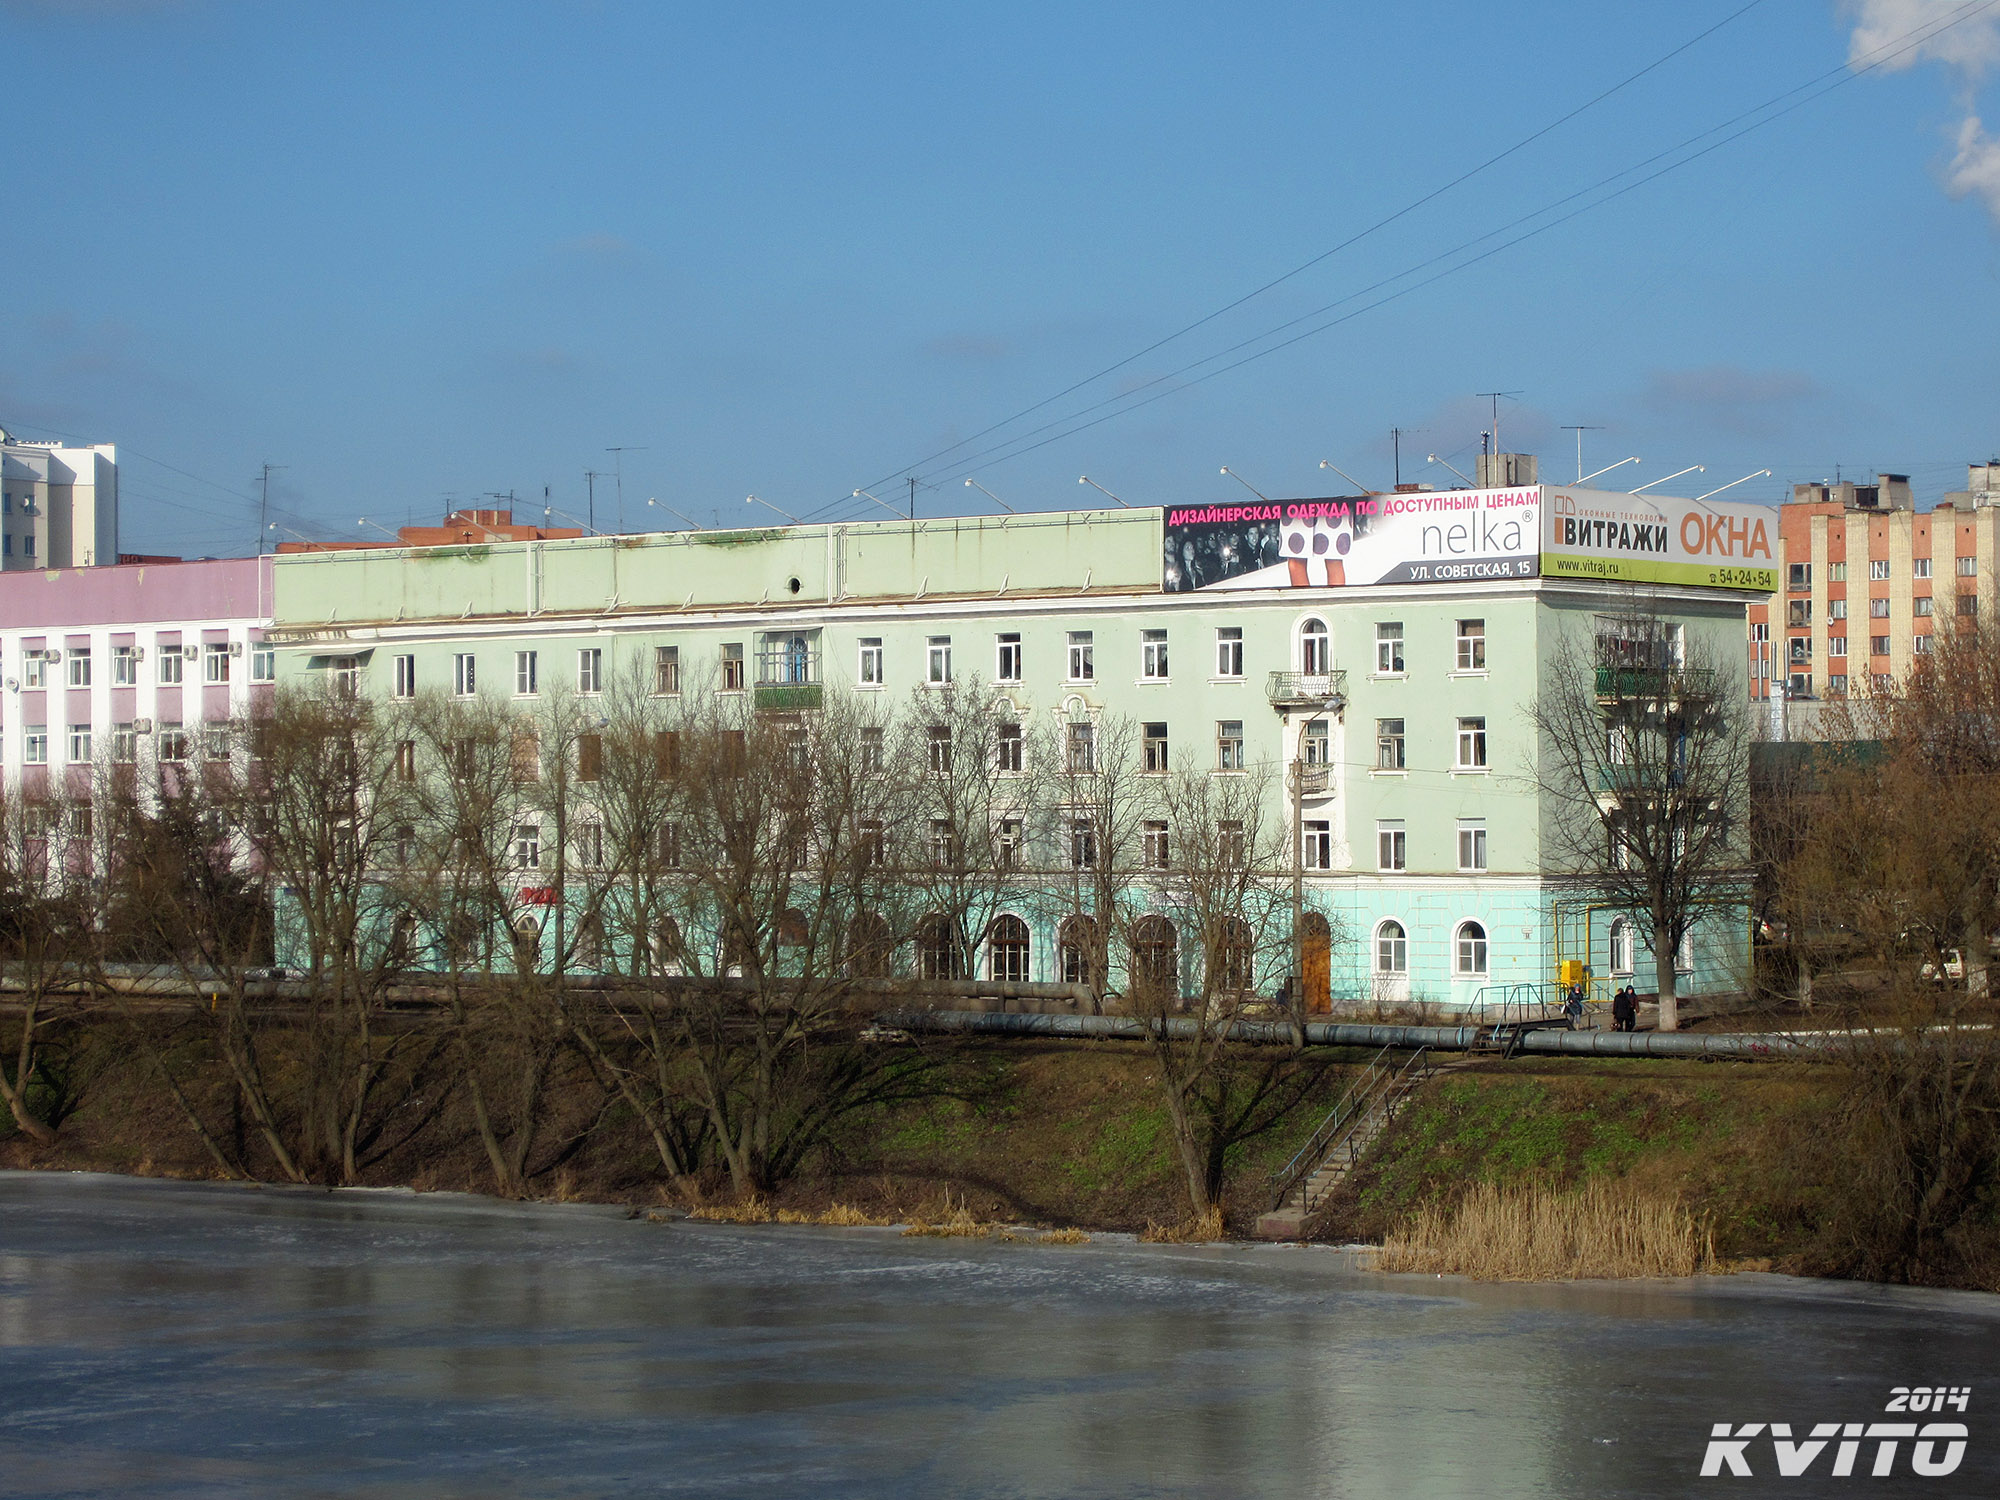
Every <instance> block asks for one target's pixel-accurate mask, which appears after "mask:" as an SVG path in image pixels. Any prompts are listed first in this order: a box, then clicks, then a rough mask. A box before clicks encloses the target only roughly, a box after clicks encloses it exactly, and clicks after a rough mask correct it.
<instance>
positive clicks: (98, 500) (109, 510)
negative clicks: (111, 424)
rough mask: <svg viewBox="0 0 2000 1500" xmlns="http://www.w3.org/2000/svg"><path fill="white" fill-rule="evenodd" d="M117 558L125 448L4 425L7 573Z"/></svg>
mask: <svg viewBox="0 0 2000 1500" xmlns="http://www.w3.org/2000/svg"><path fill="white" fill-rule="evenodd" d="M117 561H118V449H117V447H116V446H115V445H114V444H111V443H93V444H90V445H89V446H87V447H80V448H71V447H65V446H64V445H62V444H60V443H34V442H26V441H23V440H21V439H19V438H15V437H12V436H10V435H9V434H7V433H6V432H4V431H0V572H26V571H31V570H33V569H36V568H94V567H99V566H102V565H105V564H109V563H115V562H117Z"/></svg>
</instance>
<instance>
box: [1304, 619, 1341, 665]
mask: <svg viewBox="0 0 2000 1500" xmlns="http://www.w3.org/2000/svg"><path fill="white" fill-rule="evenodd" d="M1332 665H1333V642H1332V639H1331V638H1330V637H1329V636H1328V635H1327V633H1326V621H1324V620H1307V621H1306V622H1305V623H1304V624H1303V625H1301V626H1299V671H1300V672H1302V673H1304V674H1305V675H1306V676H1307V677H1324V676H1326V674H1327V672H1328V670H1329V669H1330V668H1331V667H1332Z"/></svg>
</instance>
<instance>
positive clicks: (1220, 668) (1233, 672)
mask: <svg viewBox="0 0 2000 1500" xmlns="http://www.w3.org/2000/svg"><path fill="white" fill-rule="evenodd" d="M1215 675H1216V676H1217V677H1219V678H1221V679H1223V680H1224V681H1229V682H1233V681H1235V680H1237V679H1238V678H1240V677H1242V675H1243V627H1242V626H1241V625H1218V626H1217V627H1216V630H1215Z"/></svg>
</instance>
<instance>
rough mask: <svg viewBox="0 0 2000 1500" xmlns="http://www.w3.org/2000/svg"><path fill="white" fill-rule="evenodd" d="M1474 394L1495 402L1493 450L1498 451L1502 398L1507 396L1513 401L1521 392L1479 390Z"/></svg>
mask: <svg viewBox="0 0 2000 1500" xmlns="http://www.w3.org/2000/svg"><path fill="white" fill-rule="evenodd" d="M1474 394H1476V395H1477V396H1478V397H1479V398H1480V399H1481V400H1489V399H1490V400H1491V401H1492V402H1493V451H1494V452H1495V453H1498V452H1499V451H1500V398H1501V397H1502V396H1505V397H1506V398H1507V399H1508V400H1510V401H1511V400H1512V399H1513V398H1514V397H1516V396H1518V395H1520V394H1521V393H1520V392H1519V391H1477V392H1475V393H1474Z"/></svg>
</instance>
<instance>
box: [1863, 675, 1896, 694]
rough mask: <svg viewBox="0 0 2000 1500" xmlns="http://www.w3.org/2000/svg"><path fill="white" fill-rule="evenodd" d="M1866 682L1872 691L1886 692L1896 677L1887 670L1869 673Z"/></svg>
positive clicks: (1894, 682)
mask: <svg viewBox="0 0 2000 1500" xmlns="http://www.w3.org/2000/svg"><path fill="white" fill-rule="evenodd" d="M1868 683H1869V686H1870V687H1871V688H1873V689H1874V691H1876V692H1878V693H1886V692H1888V691H1889V689H1890V688H1892V687H1894V686H1895V685H1896V679H1895V678H1894V677H1893V676H1891V675H1890V674H1889V673H1887V672H1875V673H1871V674H1870V676H1869V678H1868Z"/></svg>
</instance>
